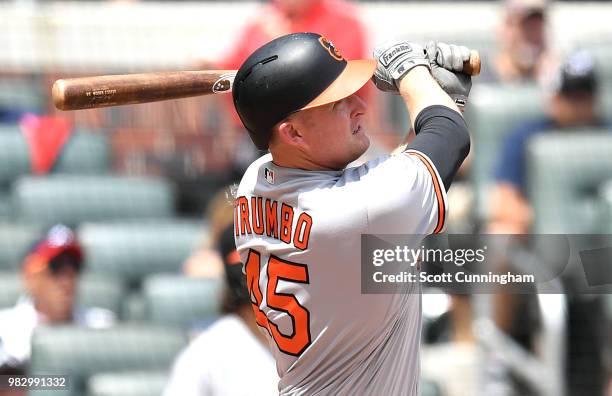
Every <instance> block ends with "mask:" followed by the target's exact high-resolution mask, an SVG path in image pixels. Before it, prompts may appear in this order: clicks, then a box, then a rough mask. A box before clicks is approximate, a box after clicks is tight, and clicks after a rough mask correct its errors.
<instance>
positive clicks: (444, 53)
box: [426, 41, 472, 108]
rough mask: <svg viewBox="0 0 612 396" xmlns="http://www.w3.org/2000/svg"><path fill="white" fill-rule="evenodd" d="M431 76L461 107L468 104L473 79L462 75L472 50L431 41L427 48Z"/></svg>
mask: <svg viewBox="0 0 612 396" xmlns="http://www.w3.org/2000/svg"><path fill="white" fill-rule="evenodd" d="M426 51H427V57H428V58H429V62H430V65H431V75H432V76H433V78H434V79H435V80H436V82H437V83H438V84H439V85H440V87H441V88H442V89H443V90H444V92H446V93H447V94H448V95H449V96H450V97H451V98H452V99H453V100H454V101H455V103H456V104H457V106H459V107H460V108H463V107H464V106H465V105H466V104H467V100H468V96H469V95H470V90H471V89H472V77H471V76H470V75H468V74H465V73H462V71H463V62H466V61H468V60H469V59H470V49H469V48H467V47H464V46H459V45H453V44H446V43H440V42H436V41H430V42H429V43H427V46H426Z"/></svg>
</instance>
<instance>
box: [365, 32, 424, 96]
mask: <svg viewBox="0 0 612 396" xmlns="http://www.w3.org/2000/svg"><path fill="white" fill-rule="evenodd" d="M373 55H374V59H377V60H378V65H377V66H376V71H375V72H374V76H373V77H372V80H373V81H374V84H375V85H376V87H377V88H378V89H380V90H381V91H384V92H395V93H398V91H399V89H398V87H399V83H400V80H401V79H402V77H404V76H405V75H406V74H407V73H408V72H409V71H410V70H412V69H413V68H414V67H416V66H425V67H427V68H428V69H429V68H430V66H429V63H430V62H429V59H428V58H427V54H426V53H425V49H424V48H423V47H422V46H421V45H419V44H415V43H409V42H406V41H393V42H387V43H384V44H381V45H379V46H377V47H376V48H375V49H374V53H373Z"/></svg>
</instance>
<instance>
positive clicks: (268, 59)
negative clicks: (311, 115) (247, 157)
mask: <svg viewBox="0 0 612 396" xmlns="http://www.w3.org/2000/svg"><path fill="white" fill-rule="evenodd" d="M375 69H376V61H375V60H372V59H369V60H353V61H347V60H346V59H344V58H343V57H342V55H341V53H340V52H339V51H338V49H337V48H336V47H334V45H333V44H332V42H331V41H329V40H327V39H326V38H325V37H323V36H321V35H319V34H316V33H294V34H288V35H286V36H282V37H279V38H277V39H275V40H272V41H270V42H269V43H267V44H265V45H264V46H262V47H260V48H259V49H257V50H256V51H255V52H254V53H253V54H251V56H249V58H248V59H247V60H246V61H245V62H244V63H243V64H242V66H241V67H240V69H239V70H238V73H237V74H236V78H235V80H234V85H233V88H232V90H233V93H232V95H233V99H234V106H235V107H236V111H237V112H238V115H239V116H240V119H241V120H242V123H243V124H244V126H245V127H246V129H247V130H248V131H249V135H250V136H251V139H252V140H253V143H255V145H256V146H257V148H258V149H260V150H265V149H267V148H268V143H269V140H270V135H271V133H272V128H273V127H274V125H276V124H277V123H279V122H280V121H282V120H284V119H285V118H287V117H288V116H289V115H291V114H293V113H295V112H297V111H300V110H304V109H309V108H312V107H316V106H321V105H324V104H327V103H332V102H336V101H338V100H340V99H343V98H346V97H347V96H350V95H352V94H353V93H355V92H357V91H358V90H359V89H360V88H361V87H363V86H364V85H365V84H366V83H367V82H368V80H370V78H371V77H372V75H373V74H374V70H375Z"/></svg>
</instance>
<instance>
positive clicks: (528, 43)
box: [479, 0, 551, 82]
mask: <svg viewBox="0 0 612 396" xmlns="http://www.w3.org/2000/svg"><path fill="white" fill-rule="evenodd" d="M546 17H547V1H546V0H505V1H504V16H503V21H502V24H501V26H500V27H499V31H498V36H499V37H498V40H499V51H498V52H497V53H496V54H495V55H494V56H493V58H492V64H491V65H489V67H483V75H482V76H481V77H479V81H486V80H490V81H500V82H517V81H534V80H537V79H538V77H539V76H540V75H541V73H542V72H543V71H544V69H546V68H547V65H548V64H549V63H550V59H551V56H550V52H549V48H548V43H547V37H546V34H547V32H546Z"/></svg>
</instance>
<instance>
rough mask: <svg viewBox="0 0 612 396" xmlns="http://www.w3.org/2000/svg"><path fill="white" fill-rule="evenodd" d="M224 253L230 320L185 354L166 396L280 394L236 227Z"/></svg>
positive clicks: (224, 238) (226, 237) (224, 241)
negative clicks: (257, 319)
mask: <svg viewBox="0 0 612 396" xmlns="http://www.w3.org/2000/svg"><path fill="white" fill-rule="evenodd" d="M219 249H220V252H221V256H222V257H223V264H224V268H225V281H226V284H225V290H224V294H223V301H222V306H221V311H222V312H223V314H224V315H223V317H221V318H220V319H219V320H218V321H217V322H215V323H214V324H213V325H212V326H211V327H210V328H208V329H207V330H206V331H205V332H204V333H202V334H201V335H199V336H198V337H197V338H196V339H195V340H194V341H193V342H192V343H191V344H190V345H189V346H188V347H187V348H186V349H185V350H184V351H183V352H182V353H181V354H180V355H179V357H178V358H177V360H176V362H175V364H174V368H173V370H172V374H171V377H170V381H169V383H168V385H167V387H166V390H165V392H164V396H179V395H180V396H204V395H207V396H215V395H219V396H221V395H222V396H247V395H248V396H258V395H262V396H263V395H273V394H278V388H277V384H278V375H277V373H276V366H275V363H274V359H273V358H272V354H271V352H270V350H269V348H268V343H267V340H266V338H265V337H264V335H263V334H262V333H261V331H260V330H259V329H258V327H257V324H256V323H255V317H254V316H253V308H252V306H251V305H252V304H251V298H250V296H249V292H248V289H247V287H246V278H245V275H244V274H243V273H242V263H241V262H240V256H239V255H238V252H237V251H236V247H235V244H234V227H233V225H232V224H230V225H229V226H227V227H226V228H225V230H224V231H223V233H222V235H221V239H220V242H219Z"/></svg>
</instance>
